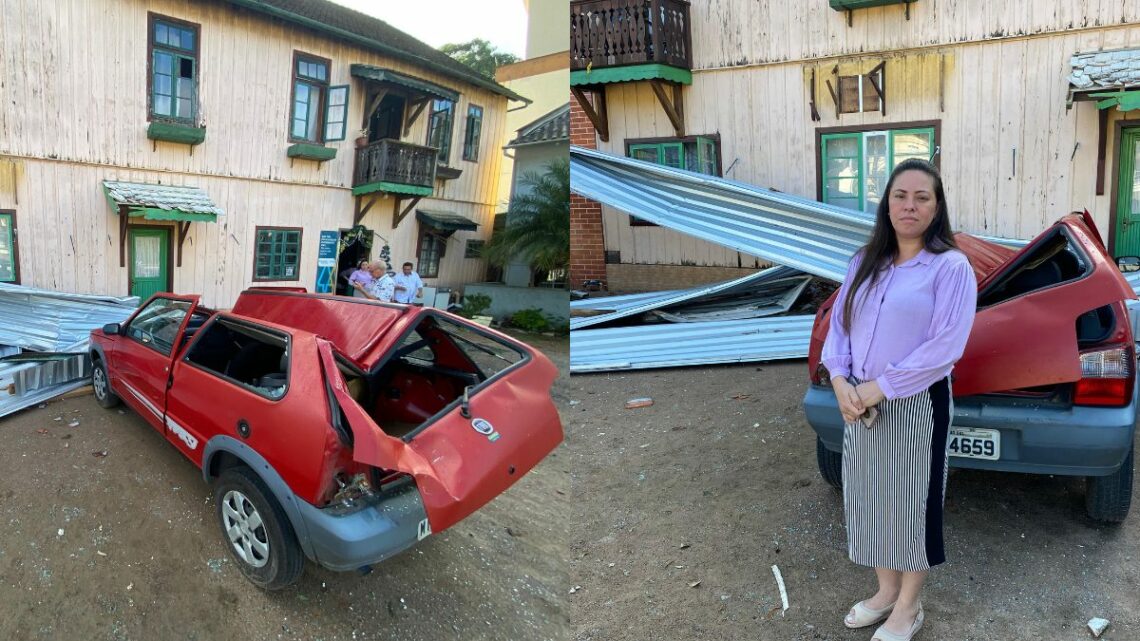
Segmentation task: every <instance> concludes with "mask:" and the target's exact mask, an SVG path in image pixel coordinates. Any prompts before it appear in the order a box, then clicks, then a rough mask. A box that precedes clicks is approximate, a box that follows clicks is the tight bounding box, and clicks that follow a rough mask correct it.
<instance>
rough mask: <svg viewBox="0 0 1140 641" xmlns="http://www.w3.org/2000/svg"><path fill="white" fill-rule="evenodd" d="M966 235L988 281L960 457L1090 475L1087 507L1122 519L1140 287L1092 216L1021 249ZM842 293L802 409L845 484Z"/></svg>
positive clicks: (816, 342)
mask: <svg viewBox="0 0 1140 641" xmlns="http://www.w3.org/2000/svg"><path fill="white" fill-rule="evenodd" d="M957 239H958V244H959V247H960V248H961V249H962V250H963V251H964V252H965V253H966V254H967V256H969V257H970V261H971V264H972V265H973V267H974V271H975V275H976V276H977V279H978V308H977V315H976V316H975V320H974V326H973V329H972V331H971V334H970V338H969V340H968V342H967V344H966V348H965V352H964V353H963V356H962V358H961V359H960V360H959V361H958V363H957V364H956V365H955V367H954V370H953V373H952V374H951V381H952V387H953V393H954V417H953V422H952V428H951V434H950V442H949V448H950V464H951V466H955V467H968V468H977V469H987V470H997V471H1009V472H1027V473H1036V474H1058V475H1072V476H1085V477H1088V479H1089V480H1088V492H1087V496H1086V508H1087V510H1088V513H1089V515H1090V516H1092V517H1093V518H1096V519H1098V520H1103V521H1109V522H1118V521H1121V520H1123V519H1124V517H1125V516H1126V515H1127V512H1128V508H1129V504H1130V500H1131V485H1132V468H1133V453H1132V450H1133V445H1132V444H1133V436H1134V431H1135V424H1136V407H1137V399H1136V393H1137V389H1136V384H1135V380H1136V353H1135V343H1134V337H1133V331H1132V324H1131V322H1130V319H1129V315H1128V309H1127V307H1126V301H1128V300H1129V299H1133V298H1135V294H1134V293H1133V291H1132V288H1131V287H1129V285H1128V283H1127V281H1125V280H1124V277H1123V276H1122V275H1121V274H1120V271H1119V270H1118V269H1117V267H1116V265H1115V264H1114V263H1113V262H1112V260H1111V259H1110V258H1109V257H1108V255H1107V252H1106V250H1105V247H1104V244H1103V242H1102V240H1101V238H1100V235H1099V233H1098V231H1097V229H1096V227H1095V225H1094V224H1093V222H1092V219H1091V216H1089V215H1088V213H1087V212H1086V213H1085V214H1083V215H1081V214H1071V215H1068V216H1065V217H1063V218H1062V219H1061V220H1059V221H1057V222H1056V223H1055V224H1054V225H1053V226H1052V227H1050V228H1049V229H1048V230H1046V231H1045V232H1044V233H1042V234H1041V235H1040V236H1038V237H1037V238H1035V239H1034V240H1033V241H1031V242H1030V243H1029V244H1028V245H1026V246H1025V247H1024V248H1023V249H1021V250H1020V251H1014V250H1011V249H1009V248H1005V247H1001V246H998V245H995V244H993V243H989V242H986V241H984V240H981V239H978V238H974V237H971V236H968V235H966V234H959V235H958V237H957ZM834 301H835V296H834V295H833V296H832V298H831V299H829V300H828V301H827V303H825V304H824V305H823V306H822V307H821V308H820V310H819V312H818V314H817V316H816V319H815V325H814V328H813V332H812V340H811V348H810V354H809V363H808V367H809V372H810V376H811V382H812V384H811V385H810V386H809V389H808V391H807V394H806V396H805V398H804V408H805V411H806V414H807V419H808V422H809V423H810V424H811V426H812V427H813V429H814V430H815V431H816V433H817V436H818V440H817V455H818V460H819V466H820V471H821V473H822V474H823V476H824V478H825V479H827V480H828V481H829V482H831V483H832V484H833V485H837V486H838V485H840V484H841V483H842V478H841V471H840V470H841V468H840V458H841V455H840V452H841V450H842V441H843V420H842V418H841V416H840V414H839V410H838V406H837V404H836V401H835V396H834V394H833V392H832V390H831V387H830V375H829V374H827V372H826V370H825V369H824V368H823V367H821V365H820V354H821V351H822V348H823V342H824V339H825V338H826V336H827V329H828V319H829V314H830V311H831V306H832V304H833V303H834Z"/></svg>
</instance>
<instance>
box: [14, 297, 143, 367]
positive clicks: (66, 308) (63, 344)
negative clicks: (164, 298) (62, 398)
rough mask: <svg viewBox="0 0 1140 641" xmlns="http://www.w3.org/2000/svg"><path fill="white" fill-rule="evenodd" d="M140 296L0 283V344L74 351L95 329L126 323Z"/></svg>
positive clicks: (50, 350)
mask: <svg viewBox="0 0 1140 641" xmlns="http://www.w3.org/2000/svg"><path fill="white" fill-rule="evenodd" d="M138 305H139V298H138V296H122V297H115V296H96V295H90V294H69V293H66V292H55V291H51V290H47V289H36V288H34V287H22V286H20V285H7V284H2V283H0V345H10V346H15V347H21V348H24V349H32V350H37V351H42V352H58V351H71V350H69V348H70V347H72V346H74V345H75V344H76V343H78V342H81V341H86V340H87V337H88V335H89V334H90V333H91V330H92V329H95V328H96V327H102V326H103V325H105V324H107V323H118V322H121V321H123V320H126V318H127V317H128V316H130V315H131V313H132V312H134V311H135V308H137V307H138Z"/></svg>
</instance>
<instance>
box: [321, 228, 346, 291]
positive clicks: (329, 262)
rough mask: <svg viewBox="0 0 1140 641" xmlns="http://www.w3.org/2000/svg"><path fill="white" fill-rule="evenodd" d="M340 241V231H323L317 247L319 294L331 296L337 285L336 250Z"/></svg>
mask: <svg viewBox="0 0 1140 641" xmlns="http://www.w3.org/2000/svg"><path fill="white" fill-rule="evenodd" d="M339 241H340V232H339V231H322V232H321V241H320V243H319V244H318V246H317V287H316V289H315V291H316V292H317V293H318V294H329V293H332V292H333V291H334V287H335V285H336V249H337V243H338V242H339Z"/></svg>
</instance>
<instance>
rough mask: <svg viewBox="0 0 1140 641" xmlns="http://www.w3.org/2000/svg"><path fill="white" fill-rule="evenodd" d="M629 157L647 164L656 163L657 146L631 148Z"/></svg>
mask: <svg viewBox="0 0 1140 641" xmlns="http://www.w3.org/2000/svg"><path fill="white" fill-rule="evenodd" d="M629 155H630V157H631V158H636V159H638V160H644V161H645V162H651V163H656V162H657V157H658V148H657V146H656V145H653V146H640V145H639V146H637V147H630V150H629Z"/></svg>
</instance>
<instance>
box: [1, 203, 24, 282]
mask: <svg viewBox="0 0 1140 641" xmlns="http://www.w3.org/2000/svg"><path fill="white" fill-rule="evenodd" d="M17 249H18V248H17V247H16V212H14V211H0V283H19V282H20V254H19V252H18V251H17Z"/></svg>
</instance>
